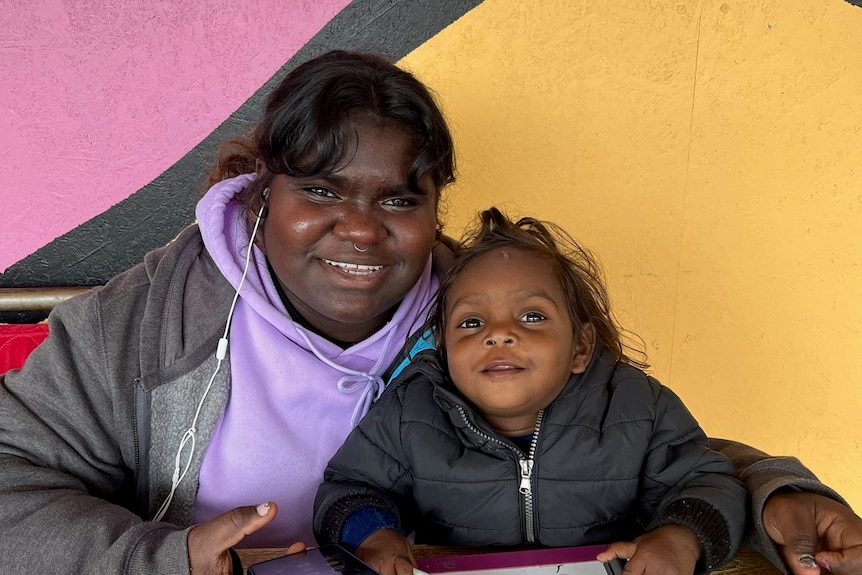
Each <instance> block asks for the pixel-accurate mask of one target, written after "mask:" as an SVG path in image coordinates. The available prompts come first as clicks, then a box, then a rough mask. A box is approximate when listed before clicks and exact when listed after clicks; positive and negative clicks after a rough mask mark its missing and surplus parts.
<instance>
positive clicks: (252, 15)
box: [0, 0, 349, 273]
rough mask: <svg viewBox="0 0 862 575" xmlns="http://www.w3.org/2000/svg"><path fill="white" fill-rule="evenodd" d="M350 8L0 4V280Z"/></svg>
mask: <svg viewBox="0 0 862 575" xmlns="http://www.w3.org/2000/svg"><path fill="white" fill-rule="evenodd" d="M348 3H349V0H314V1H310V0H303V1H292V2H284V1H279V0H258V1H256V2H215V1H206V0H203V1H195V2H150V1H145V0H122V1H121V0H33V1H31V2H3V3H2V4H0V6H2V10H0V30H2V31H3V32H2V36H0V158H2V159H3V161H2V166H3V171H2V179H3V186H2V188H0V211H2V225H0V273H2V272H3V271H4V270H5V269H6V268H7V267H8V266H9V265H11V264H12V263H15V262H16V261H18V260H20V259H21V258H23V257H24V256H26V255H28V254H30V253H32V252H33V251H35V250H36V249H38V248H39V247H41V246H43V245H45V244H46V243H48V242H50V241H51V240H53V239H54V238H56V237H58V236H60V235H62V234H64V233H66V232H68V231H69V230H71V229H72V228H74V227H76V226H78V225H79V224H81V223H82V222H85V221H87V220H89V219H90V218H92V217H94V216H96V215H97V214H100V213H101V212H103V211H104V210H105V209H107V208H108V207H110V206H112V205H114V204H116V203H117V202H119V201H120V200H123V199H124V198H126V197H127V196H129V195H130V194H132V193H134V192H136V191H137V190H138V189H140V188H141V187H142V186H144V185H146V184H148V183H149V182H150V181H152V180H153V178H155V177H156V176H158V175H159V174H161V173H162V172H163V171H164V170H165V169H167V168H168V167H169V166H171V165H172V164H173V163H174V162H176V161H177V160H178V159H179V158H180V157H182V156H183V155H184V154H185V153H186V152H188V151H189V150H190V149H191V148H193V147H194V146H195V145H196V144H197V143H198V142H199V141H200V140H202V139H203V138H204V137H205V136H206V135H207V134H209V133H210V132H211V131H212V130H213V129H214V128H215V127H217V126H218V125H219V124H220V123H221V122H222V121H224V120H225V119H226V118H227V117H228V116H229V115H230V114H231V113H232V112H234V111H235V110H236V109H237V108H238V107H239V106H240V105H241V104H242V103H243V102H244V101H245V100H246V99H247V98H248V97H249V96H250V95H251V94H252V93H253V92H254V91H255V90H257V89H258V88H259V87H260V86H261V85H262V84H263V83H264V82H265V81H266V80H268V79H269V78H270V77H271V76H272V74H273V73H274V72H276V71H277V70H278V69H279V68H280V67H281V66H282V65H283V64H284V63H285V62H286V61H287V60H288V59H289V58H290V57H291V56H292V55H293V54H294V53H296V51H297V50H298V49H299V48H301V47H302V46H303V45H304V44H305V43H306V42H307V41H308V40H309V39H310V38H311V37H312V36H313V35H314V34H315V33H317V32H318V31H319V30H320V28H321V27H323V25H324V24H326V22H328V21H329V20H330V19H331V18H332V17H333V16H335V15H336V14H337V13H338V12H339V11H340V10H341V9H342V8H344V6H346V5H347V4H348ZM195 192H196V190H190V191H189V193H195Z"/></svg>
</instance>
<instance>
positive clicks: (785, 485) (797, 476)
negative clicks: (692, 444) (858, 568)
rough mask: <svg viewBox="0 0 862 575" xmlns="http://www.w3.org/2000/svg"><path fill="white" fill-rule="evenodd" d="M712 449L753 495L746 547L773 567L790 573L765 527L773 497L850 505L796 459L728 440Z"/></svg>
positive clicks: (717, 442) (713, 443)
mask: <svg viewBox="0 0 862 575" xmlns="http://www.w3.org/2000/svg"><path fill="white" fill-rule="evenodd" d="M709 446H710V447H711V448H712V449H714V450H716V451H718V452H720V453H722V454H723V455H724V456H725V457H727V458H728V459H729V460H730V462H731V463H732V464H733V466H734V467H735V469H736V472H737V473H738V474H739V478H740V479H741V480H742V481H743V483H744V484H745V487H746V488H747V489H748V491H749V492H750V493H751V517H752V521H750V522H749V528H748V532H747V533H746V535H745V543H746V545H748V546H750V547H752V548H753V549H755V550H757V551H759V552H760V553H762V554H763V555H765V556H766V557H767V558H768V559H769V560H770V561H771V562H772V564H773V565H775V566H776V567H778V568H779V569H781V570H782V572H785V573H786V572H787V570H786V568H785V566H784V563H783V561H782V560H781V556H780V554H779V553H778V548H777V546H776V545H775V543H773V541H772V539H770V537H769V535H767V533H766V528H765V527H764V526H763V507H764V505H765V504H766V500H767V499H769V496H770V495H772V494H773V493H775V492H776V491H779V490H782V489H796V490H802V491H810V492H813V493H818V494H820V495H824V496H826V497H829V498H830V499H834V500H836V501H839V502H840V503H842V504H843V505H847V506H848V507H849V505H848V504H847V501H845V500H844V498H843V497H841V496H840V495H839V494H838V493H837V492H835V491H834V490H832V489H830V488H829V487H827V486H826V485H824V484H823V483H821V482H820V481H818V479H817V477H816V476H815V475H814V474H813V473H811V471H809V470H808V469H807V468H806V467H805V466H804V465H802V463H801V462H800V461H799V460H798V459H796V458H795V457H772V456H770V455H767V454H766V453H764V452H762V451H759V450H757V449H755V448H753V447H749V446H748V445H745V444H742V443H738V442H736V441H729V440H726V439H715V438H710V439H709Z"/></svg>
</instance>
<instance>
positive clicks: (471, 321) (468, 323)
mask: <svg viewBox="0 0 862 575" xmlns="http://www.w3.org/2000/svg"><path fill="white" fill-rule="evenodd" d="M481 326H482V322H481V321H479V320H478V319H476V318H475V317H468V318H467V319H465V320H464V321H462V322H461V323H459V324H458V327H463V328H465V329H476V328H477V327H481Z"/></svg>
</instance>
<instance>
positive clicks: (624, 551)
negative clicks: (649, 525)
mask: <svg viewBox="0 0 862 575" xmlns="http://www.w3.org/2000/svg"><path fill="white" fill-rule="evenodd" d="M702 553H703V548H702V547H701V545H700V542H699V541H698V540H697V537H695V536H694V533H693V532H692V531H691V529H689V528H688V527H683V526H682V525H665V526H663V527H659V528H658V529H655V530H653V531H650V532H649V533H644V534H643V535H641V536H640V537H638V538H637V539H635V540H634V541H631V542H626V541H618V542H617V543H612V544H610V545H609V546H608V548H607V549H606V550H604V551H602V552H601V553H599V555H598V556H597V557H596V559H598V560H599V561H610V560H612V559H617V558H619V559H628V560H629V561H628V563H626V568H625V573H626V574H627V575H628V574H631V575H658V574H661V575H691V574H692V573H694V566H695V564H697V560H698V558H700V555H701V554H702Z"/></svg>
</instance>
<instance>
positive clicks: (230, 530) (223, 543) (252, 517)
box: [189, 503, 305, 575]
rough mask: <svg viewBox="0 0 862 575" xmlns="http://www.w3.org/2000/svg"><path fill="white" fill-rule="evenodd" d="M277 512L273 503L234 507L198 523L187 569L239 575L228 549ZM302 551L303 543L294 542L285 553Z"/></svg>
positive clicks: (191, 535)
mask: <svg viewBox="0 0 862 575" xmlns="http://www.w3.org/2000/svg"><path fill="white" fill-rule="evenodd" d="M277 513H278V507H276V505H275V503H262V504H260V505H258V506H257V507H237V508H236V509H231V510H230V511H228V512H227V513H222V514H221V515H219V516H218V517H216V518H214V519H211V520H209V521H207V522H206V523H201V524H200V525H197V526H195V527H194V528H192V530H191V531H189V567H190V568H191V572H192V573H194V575H241V573H234V570H233V563H232V558H231V555H230V551H228V550H229V549H230V548H231V547H233V546H234V545H236V544H237V543H239V542H240V541H242V540H243V539H244V538H245V536H246V535H251V534H252V533H254V532H255V531H257V530H258V529H260V528H261V527H263V526H264V525H266V524H267V523H269V522H270V521H272V520H273V519H275V516H276V514H277ZM304 549H305V543H294V544H293V545H291V546H290V547H289V548H288V549H287V552H288V553H298V552H299V551H302V550H304Z"/></svg>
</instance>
